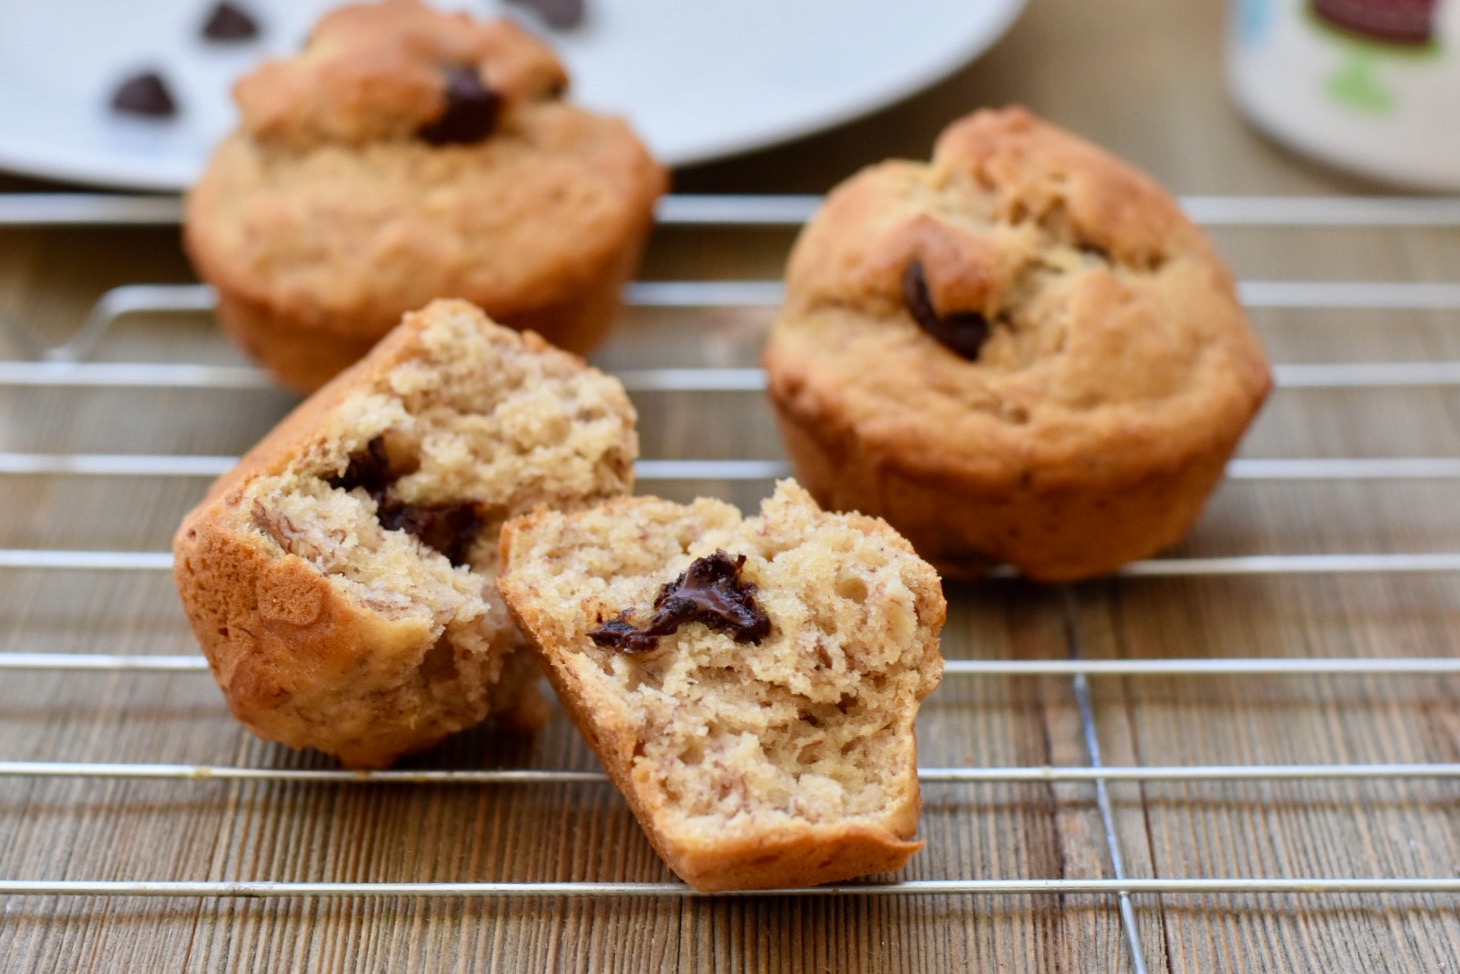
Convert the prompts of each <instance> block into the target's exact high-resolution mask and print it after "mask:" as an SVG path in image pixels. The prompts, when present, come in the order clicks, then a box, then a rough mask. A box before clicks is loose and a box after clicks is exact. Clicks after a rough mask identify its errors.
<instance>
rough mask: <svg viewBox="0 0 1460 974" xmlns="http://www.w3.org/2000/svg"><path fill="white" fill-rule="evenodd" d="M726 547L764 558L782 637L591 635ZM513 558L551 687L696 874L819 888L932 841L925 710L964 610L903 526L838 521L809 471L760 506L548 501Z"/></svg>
mask: <svg viewBox="0 0 1460 974" xmlns="http://www.w3.org/2000/svg"><path fill="white" fill-rule="evenodd" d="M717 548H718V549H723V550H724V551H725V552H726V553H727V554H729V555H731V556H732V557H736V556H739V555H744V556H746V561H745V563H744V565H743V566H742V567H741V569H740V577H741V578H742V579H743V580H744V581H749V582H751V583H753V584H754V585H755V586H756V590H755V593H754V596H755V599H756V600H757V602H758V603H759V605H760V607H761V608H762V609H763V610H764V612H765V614H766V616H767V617H769V619H770V620H771V631H770V634H769V635H768V636H766V637H765V638H764V640H763V641H761V642H759V643H757V644H750V643H738V642H736V641H735V640H734V638H733V637H732V636H731V635H728V634H726V633H724V632H716V631H711V630H710V629H709V628H708V627H706V626H705V625H703V624H701V623H689V624H686V625H685V626H682V627H681V628H680V629H679V631H678V632H676V633H675V634H673V635H670V636H665V637H662V638H661V642H660V645H659V647H658V649H657V650H655V651H652V652H649V653H647V654H644V655H642V656H637V655H636V656H630V655H626V654H624V653H623V652H621V651H620V650H618V649H615V648H612V647H607V646H600V645H597V644H596V643H595V642H594V641H593V640H592V639H591V638H590V637H589V635H588V632H589V631H590V630H591V629H593V628H595V627H597V626H599V625H601V624H602V623H603V622H604V621H606V620H608V619H610V618H614V617H617V616H618V614H619V613H620V612H621V611H623V610H626V609H627V610H630V618H635V617H637V616H640V615H642V614H643V613H642V610H644V609H646V608H647V607H648V605H649V604H650V602H652V600H653V599H654V596H655V593H656V591H658V589H659V587H660V586H661V585H663V584H664V583H665V582H667V581H669V580H670V579H673V578H674V577H675V576H676V575H677V574H678V573H680V572H682V571H684V570H685V568H686V567H687V566H688V565H689V564H690V563H691V562H692V561H693V560H694V559H696V558H701V557H704V556H706V555H709V554H710V553H712V552H713V551H715V550H716V549H717ZM502 558H503V573H502V575H501V576H499V578H498V584H499V587H500V588H501V589H502V592H503V594H504V596H505V597H506V600H507V604H508V606H509V608H510V609H511V611H512V613H513V615H514V616H515V617H516V618H517V619H518V620H519V622H520V624H521V625H522V628H523V631H524V632H526V633H527V634H528V637H529V638H530V639H531V641H532V643H533V645H534V647H535V648H536V650H537V652H538V654H539V657H540V659H541V661H542V663H543V669H544V671H545V672H546V673H547V674H548V678H549V680H550V681H551V682H552V683H553V686H554V687H555V688H556V690H557V692H558V695H559V697H560V698H561V699H562V701H563V704H564V706H565V707H566V708H567V710H568V712H569V713H570V714H571V715H572V717H573V719H574V721H575V723H576V724H577V725H578V727H579V728H580V730H581V731H582V732H583V734H584V736H585V737H586V738H587V739H588V741H589V743H590V744H591V745H592V746H593V749H594V750H595V751H596V752H597V753H598V755H599V757H600V758H601V760H602V762H603V766H604V768H605V769H606V770H607V772H608V774H609V775H610V777H611V778H612V779H613V781H614V783H615V784H616V785H617V786H618V788H619V790H620V791H622V792H623V794H624V797H625V798H626V799H627V800H628V802H629V805H630V807H631V808H632V809H633V811H634V814H635V815H636V816H637V817H638V819H639V822H640V824H641V825H642V826H643V828H644V831H645V833H646V834H647V835H648V837H649V840H650V842H651V843H652V844H653V845H654V847H655V849H656V850H657V851H658V852H659V854H660V855H661V856H662V857H663V858H664V860H665V862H666V863H667V864H668V865H669V867H670V868H671V869H673V870H674V871H675V873H677V874H678V875H679V876H680V877H682V878H683V879H684V880H685V881H686V882H688V883H689V884H690V885H692V886H694V887H695V888H697V889H700V890H707V891H711V890H729V889H773V888H783V887H794V886H810V885H818V884H822V883H829V882H836V881H840V880H844V879H849V878H852V877H856V876H865V875H869V874H872V873H880V872H889V871H892V870H896V869H900V868H902V866H903V865H905V864H906V863H907V861H908V859H909V858H910V857H911V856H912V855H913V853H915V852H916V851H917V850H918V849H919V848H921V847H922V843H921V842H917V841H914V840H913V836H914V834H915V832H916V829H917V819H918V813H919V811H920V808H921V796H920V791H919V788H918V781H917V742H916V739H915V737H914V735H913V723H914V720H915V718H916V716H917V710H918V704H919V702H920V701H921V700H922V699H923V698H924V697H926V696H927V695H928V694H929V693H931V692H932V691H933V689H934V688H935V687H936V686H937V685H938V682H939V680H940V679H941V676H942V657H941V656H940V655H939V653H938V633H939V630H940V629H941V627H942V624H943V621H944V617H945V613H946V604H945V602H944V599H943V595H942V591H941V587H940V584H939V581H938V577H937V575H936V573H935V572H934V571H933V570H932V568H931V567H930V566H929V565H927V564H926V563H925V562H923V561H922V560H921V559H920V558H918V557H917V556H916V555H915V554H914V553H913V551H912V548H911V546H910V545H908V544H907V542H906V541H905V540H904V539H902V538H901V537H900V536H898V535H897V534H896V532H894V531H893V530H892V529H891V528H889V527H888V526H887V525H886V524H885V523H884V522H882V521H879V520H877V519H875V518H868V517H863V516H861V515H836V514H828V513H825V512H822V511H821V510H819V509H818V508H817V507H816V505H815V503H814V502H813V501H812V500H811V498H810V496H809V495H807V494H806V493H805V492H804V491H803V490H801V489H800V488H799V487H797V486H795V485H794V484H792V483H789V482H787V483H785V484H782V485H781V486H780V487H779V488H778V490H777V493H776V495H775V497H774V498H772V499H770V500H768V501H767V502H766V503H765V505H764V506H763V509H762V512H761V514H760V515H759V516H757V517H752V518H742V517H741V515H740V513H739V512H738V511H737V510H735V509H734V508H733V507H731V506H730V505H728V504H724V503H721V502H719V501H710V500H703V499H702V500H698V501H696V502H695V503H694V504H692V505H689V506H687V507H686V506H681V505H678V504H673V503H670V502H668V501H662V500H659V499H657V498H649V497H641V498H632V499H621V500H615V501H609V502H607V503H605V504H602V505H600V506H598V507H596V508H594V509H591V510H587V511H583V512H579V513H577V514H569V515H564V514H560V513H558V512H553V511H547V510H540V511H538V512H536V513H534V514H531V515H528V516H526V517H522V518H518V519H516V520H513V521H511V522H509V523H508V524H507V526H506V527H505V528H504V530H503V533H502ZM638 621H640V622H642V620H641V619H640V620H638Z"/></svg>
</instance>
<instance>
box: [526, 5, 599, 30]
mask: <svg viewBox="0 0 1460 974" xmlns="http://www.w3.org/2000/svg"><path fill="white" fill-rule="evenodd" d="M508 2H509V3H515V4H520V5H521V6H524V7H528V8H530V9H532V10H536V11H537V13H538V16H540V17H542V19H543V21H544V22H546V24H547V25H548V26H549V27H554V28H556V29H558V30H566V29H567V28H569V27H577V26H578V25H579V24H580V23H582V22H583V0H508Z"/></svg>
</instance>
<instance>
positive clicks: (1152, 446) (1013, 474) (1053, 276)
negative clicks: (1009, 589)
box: [765, 108, 1271, 580]
mask: <svg viewBox="0 0 1460 974" xmlns="http://www.w3.org/2000/svg"><path fill="white" fill-rule="evenodd" d="M786 290H787V293H786V298H785V303H784V305H783V307H782V309H781V312H780V315H779V317H778V319H777V321H776V323H775V326H774V328H773V329H772V333H771V337H770V342H769V345H768V348H767V351H766V354H765V365H766V369H767V371H768V373H769V377H770V394H771V398H772V400H773V402H774V404H775V406H776V410H777V414H778V418H779V421H780V427H781V431H782V433H783V436H784V438H785V442H786V447H787V450H788V452H789V454H790V456H791V459H792V461H793V463H794V466H795V468H796V473H797V476H798V478H799V479H800V480H801V482H802V483H803V484H805V485H806V487H807V488H808V489H809V490H810V491H811V493H812V494H813V495H814V496H815V497H816V498H817V500H818V501H820V502H821V503H822V504H823V505H825V506H827V507H830V508H832V509H836V510H859V511H862V512H863V513H867V514H875V515H878V516H880V517H883V518H885V519H886V520H887V521H889V522H890V523H891V524H892V525H893V526H894V527H896V528H897V529H898V530H899V531H901V532H902V533H903V534H904V535H905V536H906V537H907V538H908V539H909V540H911V541H912V543H913V545H914V546H915V547H916V548H917V550H918V551H919V553H920V554H922V555H923V557H925V558H927V559H928V560H929V561H931V562H932V563H933V564H934V565H936V566H937V567H938V568H939V570H940V571H942V572H943V573H945V574H948V575H954V576H965V577H967V576H972V575H975V574H978V573H980V572H982V571H984V570H985V569H986V568H987V567H988V566H990V565H991V564H994V563H999V562H1008V563H1011V564H1013V565H1014V566H1016V567H1017V568H1018V569H1019V570H1020V571H1021V572H1023V573H1024V574H1025V575H1028V576H1030V577H1033V578H1038V579H1046V580H1061V579H1077V578H1083V577H1087V576H1091V575H1099V574H1102V573H1105V572H1109V571H1112V570H1114V569H1116V568H1117V567H1119V566H1120V565H1121V564H1123V563H1125V562H1127V561H1131V560H1133V559H1137V558H1142V557H1145V556H1147V555H1150V554H1151V553H1153V552H1155V551H1157V550H1159V549H1161V548H1163V547H1165V546H1167V545H1170V544H1172V543H1173V542H1175V541H1176V540H1177V539H1179V538H1180V537H1181V536H1182V535H1183V534H1184V533H1185V532H1186V531H1187V529H1188V528H1189V527H1190V526H1191V524H1192V523H1193V522H1194V521H1195V520H1196V518H1197V516H1198V515H1199V514H1200V512H1201V509H1202V505H1203V503H1204V501H1205V499H1206V497H1207V495H1208V494H1209V493H1210V491H1211V490H1212V488H1213V486H1214V485H1215V484H1216V482H1217V481H1218V479H1219V478H1220V477H1221V475H1222V472H1223V469H1224V467H1225V464H1226V462H1227V460H1228V458H1229V457H1230V456H1231V454H1232V452H1233V450H1234V449H1235V448H1236V446H1237V442H1238V440H1239V439H1240V438H1241V436H1242V434H1243V432H1244V431H1245V430H1246V428H1247V426H1248V423H1249V422H1250V421H1251V419H1252V417H1253V415H1254V414H1255V413H1256V412H1257V409H1258V407H1259V406H1260V405H1261V404H1262V401H1263V399H1264V398H1265V397H1266V395H1267V393H1268V389H1269V387H1270V384H1271V378H1270V374H1269V369H1268V364H1267V360H1266V357H1265V356H1264V354H1263V351H1262V348H1261V347H1260V345H1259V344H1258V341H1257V338H1256V336H1255V335H1254V334H1253V332H1252V330H1251V328H1250V326H1249V325H1248V323H1247V320H1246V318H1245V316H1244V314H1243V311H1242V308H1241V306H1240V305H1239V303H1238V300H1237V296H1236V291H1235V287H1234V283H1233V280H1232V277H1231V274H1230V272H1229V271H1228V270H1227V269H1226V267H1225V266H1224V265H1223V264H1222V262H1221V260H1220V259H1219V258H1218V257H1217V255H1216V253H1215V252H1214V250H1213V248H1212V246H1211V244H1210V242H1209V241H1208V240H1207V238H1206V237H1205V235H1203V233H1202V232H1201V231H1200V230H1199V229H1198V228H1197V227H1196V226H1195V225H1194V224H1192V222H1191V221H1190V220H1188V219H1187V218H1186V217H1185V216H1184V215H1183V214H1182V212H1181V210H1180V208H1179V207H1178V205H1177V203H1176V202H1175V200H1173V199H1172V197H1171V196H1170V195H1169V194H1167V193H1166V192H1165V191H1164V190H1162V189H1161V187H1159V186H1158V185H1156V183H1154V182H1153V181H1152V180H1151V179H1150V178H1148V177H1147V176H1145V175H1143V174H1142V173H1140V172H1137V171H1136V170H1134V169H1133V168H1131V167H1130V166H1129V165H1127V164H1125V163H1124V162H1122V161H1121V160H1119V159H1116V158H1115V157H1113V156H1111V155H1110V154H1108V153H1106V152H1104V151H1102V150H1101V149H1098V148H1096V147H1095V146H1092V145H1090V144H1088V143H1086V142H1083V141H1081V140H1080V139H1078V138H1076V137H1074V136H1072V135H1070V134H1069V133H1066V132H1064V131H1062V130H1060V129H1058V128H1055V127H1054V126H1052V125H1049V124H1047V123H1045V122H1042V121H1040V120H1039V119H1037V118H1035V117H1034V116H1033V115H1031V114H1030V113H1029V112H1027V111H1025V110H1023V109H1019V108H1010V109H1006V110H1003V111H981V112H977V113H975V114H973V115H970V116H968V117H966V118H963V119H961V120H959V121H957V122H955V123H954V124H952V125H951V126H949V127H948V129H946V130H945V131H944V132H943V134H942V135H941V136H940V137H939V139H938V142H937V146H936V148H935V150H934V153H933V159H932V161H931V163H928V164H924V163H918V162H910V161H889V162H884V163H882V164H880V165H876V166H872V167H870V168H869V169H866V170H864V171H863V172H861V173H859V174H857V175H856V176H854V177H852V178H851V179H849V180H847V181H846V182H845V183H843V184H842V185H841V186H839V187H838V188H837V189H836V190H835V191H834V192H833V193H832V194H831V195H830V196H829V198H828V199H827V201H826V204H825V206H824V207H823V209H822V210H821V212H820V213H819V214H818V215H817V217H816V218H815V219H814V220H813V221H812V222H811V223H810V224H809V225H808V226H807V227H806V228H805V230H804V231H803V233H802V234H801V237H800V238H799V240H798V241H797V243H796V246H795V248H794V250H793V252H792V254H791V259H790V264H789V268H788V271H787V289H786Z"/></svg>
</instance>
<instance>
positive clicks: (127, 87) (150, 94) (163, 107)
mask: <svg viewBox="0 0 1460 974" xmlns="http://www.w3.org/2000/svg"><path fill="white" fill-rule="evenodd" d="M112 110H113V111H118V112H125V113H126V114H128V115H145V116H147V117H148V118H170V117H172V116H173V115H176V114H177V102H175V101H174V100H173V98H172V92H171V91H169V90H168V89H167V82H166V81H164V80H163V79H162V75H160V74H158V73H157V72H156V71H143V72H142V73H141V74H135V75H133V76H132V77H130V78H128V79H126V80H125V81H123V82H122V83H121V84H120V85H118V86H117V90H116V91H115V92H114V93H113V94H112Z"/></svg>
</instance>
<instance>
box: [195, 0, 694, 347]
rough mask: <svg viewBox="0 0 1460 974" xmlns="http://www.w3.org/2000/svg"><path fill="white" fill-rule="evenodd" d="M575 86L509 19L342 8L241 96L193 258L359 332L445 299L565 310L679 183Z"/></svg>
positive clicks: (227, 284)
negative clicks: (577, 96)
mask: <svg viewBox="0 0 1460 974" xmlns="http://www.w3.org/2000/svg"><path fill="white" fill-rule="evenodd" d="M565 84H566V77H565V75H564V73H563V69H562V66H561V65H560V64H559V63H558V61H557V60H556V59H555V58H554V57H553V55H552V54H551V52H549V51H548V50H547V48H545V47H543V46H542V45H541V44H540V43H539V42H537V41H535V40H533V39H532V38H530V37H529V36H528V35H527V34H525V33H524V32H523V31H521V30H520V29H519V28H516V27H514V26H511V25H510V24H506V23H489V24H483V23H478V22H475V21H473V20H471V19H470V18H468V17H466V16H465V15H461V14H451V15H449V14H443V13H437V12H435V11H432V10H430V9H429V8H427V7H425V6H424V5H422V4H420V3H418V2H416V0H387V2H386V3H383V4H379V5H373V6H356V7H347V8H344V9H341V10H338V11H335V12H334V13H332V14H330V15H329V16H327V17H326V18H325V19H324V20H323V21H322V22H321V23H320V25H319V27H318V29H317V30H316V32H315V36H314V37H313V39H312V40H311V43H310V44H309V46H308V48H307V49H306V50H305V51H304V52H303V53H301V54H300V55H299V56H297V57H295V58H293V59H290V60H287V61H275V62H270V63H268V64H265V65H264V66H263V67H261V68H260V69H259V70H258V71H257V72H256V73H254V74H253V75H250V76H249V77H247V78H244V79H243V80H241V81H240V82H239V83H238V86H237V89H236V94H237V98H238V101H239V105H240V107H241V108H242V110H243V116H244V124H243V127H242V129H241V130H240V131H238V132H235V133H234V134H233V135H231V136H229V137H228V138H226V139H225V140H224V141H223V143H222V144H221V145H220V146H219V147H218V149H217V151H216V152H215V153H214V155H213V158H212V159H211V160H210V162H209V164H208V167H207V169H206V170H205V171H204V173H203V175H202V176H201V177H200V179H199V180H198V183H197V184H196V185H195V186H194V187H193V189H192V191H191V192H190V193H189V194H188V200H187V219H186V225H185V237H186V243H187V247H188V252H189V255H190V256H191V258H192V260H193V262H194V264H195V265H196V267H197V268H198V272H199V274H200V275H201V276H202V277H203V278H204V279H205V280H207V281H209V282H210V283H212V284H214V285H216V286H218V287H219V288H220V289H221V290H224V291H226V292H227V293H228V294H229V295H230V296H231V297H232V298H233V299H234V300H237V301H242V302H247V303H250V304H252V305H253V306H255V307H256V308H259V309H262V310H265V311H268V312H272V313H276V314H280V315H283V316H284V317H287V318H289V319H291V320H293V321H296V322H301V323H303V324H305V325H308V326H312V327H321V328H333V329H337V330H340V331H344V332H349V333H354V332H359V333H362V334H370V335H377V334H380V333H381V332H382V331H383V330H385V329H386V328H388V327H390V325H391V324H393V323H394V322H395V321H396V320H398V319H399V317H400V315H401V314H402V313H403V312H404V311H406V310H408V309H410V308H414V307H419V306H421V305H423V304H425V303H426V302H427V301H430V300H431V299H433V298H437V297H459V298H464V299H467V300H470V301H472V302H474V303H476V304H479V305H481V306H483V307H486V308H488V309H490V310H491V312H492V313H493V314H494V315H495V316H496V317H498V318H501V319H504V320H511V319H512V318H513V317H514V316H518V315H523V314H527V313H530V312H532V311H534V310H536V309H540V308H544V307H549V306H551V305H553V304H556V303H559V302H563V301H567V300H570V299H571V298H573V297H575V296H577V295H579V294H581V293H582V292H583V290H584V289H585V288H587V287H590V286H592V285H593V283H594V282H596V281H599V280H601V279H603V278H604V276H605V275H609V274H611V273H612V272H613V270H614V268H616V267H618V266H619V265H620V264H621V263H622V261H623V260H624V256H625V254H629V255H632V254H633V253H634V252H636V251H637V248H638V246H639V245H640V243H641V241H642V239H643V237H644V236H645V235H646V233H647V231H648V228H649V226H650V225H651V224H652V219H653V208H654V201H655V200H656V199H657V198H658V197H659V196H660V195H661V194H662V193H663V192H664V190H665V188H666V185H667V176H666V173H665V171H664V169H663V168H662V167H661V166H660V165H659V164H658V163H657V162H656V161H655V160H654V159H653V157H652V156H651V155H650V154H649V152H648V150H647V149H646V148H645V147H644V145H643V144H642V143H641V142H640V141H639V139H638V137H637V136H636V135H635V134H634V132H633V130H632V129H631V128H630V127H629V125H628V124H627V123H625V122H624V121H623V120H622V119H619V118H613V117H609V116H604V115H598V114H595V113H593V112H588V111H585V110H583V109H581V108H578V107H577V106H575V105H572V104H570V103H568V102H567V101H565V100H563V99H561V98H559V97H556V95H557V94H558V93H560V92H561V91H562V90H563V88H564V86H565ZM450 93H454V94H450Z"/></svg>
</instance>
